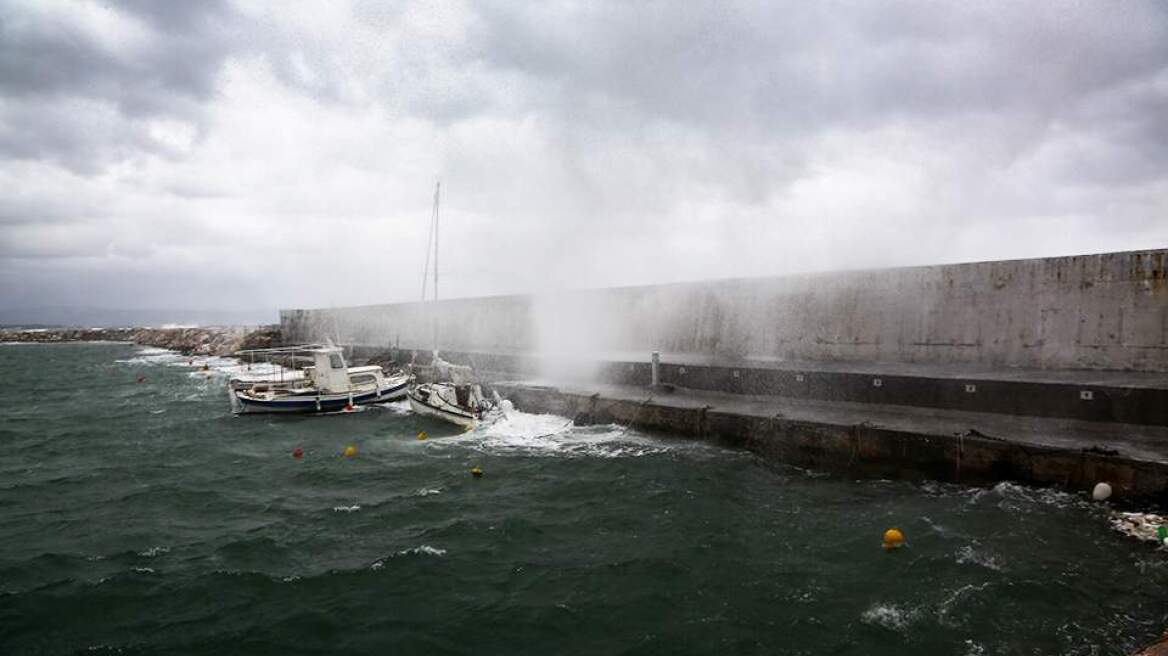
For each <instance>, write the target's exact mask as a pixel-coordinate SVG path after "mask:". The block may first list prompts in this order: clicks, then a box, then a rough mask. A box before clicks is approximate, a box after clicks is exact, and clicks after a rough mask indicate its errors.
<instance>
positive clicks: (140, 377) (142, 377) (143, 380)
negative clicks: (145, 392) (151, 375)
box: [138, 376, 146, 384]
mask: <svg viewBox="0 0 1168 656" xmlns="http://www.w3.org/2000/svg"><path fill="white" fill-rule="evenodd" d="M144 382H146V377H145V376H138V383H139V384H141V383H144Z"/></svg>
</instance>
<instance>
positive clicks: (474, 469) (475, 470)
mask: <svg viewBox="0 0 1168 656" xmlns="http://www.w3.org/2000/svg"><path fill="white" fill-rule="evenodd" d="M470 475H471V476H474V477H475V478H482V477H483V470H481V469H479V468H478V467H472V468H471V470H470Z"/></svg>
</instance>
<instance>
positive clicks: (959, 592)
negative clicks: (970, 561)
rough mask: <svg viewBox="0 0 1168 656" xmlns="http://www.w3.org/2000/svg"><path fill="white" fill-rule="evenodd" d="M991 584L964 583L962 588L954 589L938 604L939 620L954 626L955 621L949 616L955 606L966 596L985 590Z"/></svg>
mask: <svg viewBox="0 0 1168 656" xmlns="http://www.w3.org/2000/svg"><path fill="white" fill-rule="evenodd" d="M989 585H990V584H989V583H982V584H981V585H973V584H969V585H963V586H961V587H960V588H957V589H956V590H954V591H953V593H952V594H950V595H949V597H948V598H946V599H945V601H942V602H941V604H940V605H939V606H937V620H938V621H939V622H941V623H942V624H945V625H947V626H952V625H953V624H954V623H953V622H951V621H949V616H950V614H951V613H952V611H953V608H954V606H956V605H957V604H958V603H959V602H960V601H961V600H962V599H964V598H965V597H967V596H969V595H973V594H976V593H978V592H981V591H982V590H985V589H986V588H988V587H989Z"/></svg>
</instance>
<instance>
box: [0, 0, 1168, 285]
mask: <svg viewBox="0 0 1168 656" xmlns="http://www.w3.org/2000/svg"><path fill="white" fill-rule="evenodd" d="M2 1H3V0H0V2H2ZM1165 116H1168V9H1166V8H1165V5H1163V4H1162V3H1158V2H1152V1H1148V2H1139V1H1133V2H1124V3H1113V4H1103V3H1090V2H1082V3H1079V2H1068V3H1059V4H1046V5H1034V4H1027V3H1014V2H977V3H957V2H953V3H938V2H924V1H920V2H917V1H904V2H892V3H880V4H875V3H858V2H814V3H807V2H786V3H776V2H686V3H676V2H637V3H628V2H615V1H614V2H587V3H579V2H549V3H530V2H498V3H465V4H459V3H453V2H451V3H447V2H409V3H381V2H363V1H354V2H348V3H345V2H322V3H319V4H305V3H287V4H285V3H273V4H270V5H255V4H239V5H236V4H232V3H230V2H226V1H215V2H173V3H167V2H152V1H149V0H127V1H125V2H114V3H109V4H98V3H84V2H82V3H78V4H76V5H67V6H61V5H41V4H35V3H29V4H22V3H18V2H10V3H7V4H4V5H3V6H0V273H3V274H4V275H5V276H6V277H7V276H8V275H10V274H11V275H13V276H19V277H20V278H21V279H28V280H29V281H30V282H29V283H28V284H27V285H23V286H20V289H22V290H24V291H20V292H19V293H20V294H22V298H24V300H25V301H26V302H32V301H35V300H36V297H39V296H42V295H45V296H53V295H54V294H56V295H57V296H60V297H61V298H64V297H65V296H67V295H68V294H73V295H76V294H75V292H76V290H71V291H69V292H68V294H67V293H66V292H64V291H59V292H54V290H55V289H56V288H57V287H58V286H61V285H65V284H67V283H66V282H65V281H67V280H69V279H70V277H71V276H76V275H84V276H87V280H89V281H91V282H90V283H86V284H87V285H91V286H93V285H100V286H104V287H105V288H108V290H109V291H108V294H109V295H110V297H111V298H117V299H137V298H139V297H143V298H144V297H148V296H151V295H161V294H164V293H165V292H164V290H165V289H167V288H169V287H174V286H182V285H183V284H184V281H190V280H194V281H201V282H198V284H197V285H195V286H196V287H198V289H199V290H200V291H199V292H198V294H197V295H196V296H198V298H197V299H195V298H194V297H193V296H192V302H195V301H198V302H199V303H205V302H213V301H215V300H216V299H218V298H219V297H220V296H221V300H222V301H223V302H224V303H236V304H241V305H242V304H246V303H247V298H248V297H254V298H264V299H266V301H265V302H268V303H270V304H277V303H282V304H294V305H314V304H317V305H327V304H332V303H337V304H340V303H352V302H377V301H383V300H393V299H399V298H412V297H413V296H414V295H415V294H416V290H415V289H414V288H415V287H416V285H415V284H414V283H415V277H416V275H417V274H415V273H414V270H415V269H417V270H418V271H420V267H421V266H422V260H421V255H420V250H421V248H422V247H423V246H424V244H425V237H426V232H425V226H426V225H427V223H426V222H427V219H428V216H429V194H430V190H431V189H432V185H433V182H434V179H435V178H439V177H440V178H442V179H443V183H444V188H445V189H447V193H448V196H447V197H446V198H447V200H446V205H445V207H446V212H447V214H446V215H445V216H446V218H445V220H446V221H447V223H446V224H445V225H447V230H448V232H446V233H444V234H446V235H447V237H446V239H445V240H444V249H445V251H444V259H443V261H444V263H445V264H444V266H446V267H449V269H448V272H447V273H448V278H447V279H448V280H449V281H450V282H449V284H450V287H449V288H448V289H451V290H456V292H455V291H451V292H450V293H451V294H452V295H454V294H455V293H457V294H462V295H466V294H478V293H498V292H509V291H523V290H526V289H531V288H533V287H540V288H547V287H556V286H588V285H598V284H627V283H639V282H652V281H658V280H676V279H682V278H696V277H711V276H736V275H756V274H769V273H778V272H783V271H793V270H807V269H824V268H836V267H855V266H885V265H896V264H916V263H928V262H943V261H955V260H961V259H994V258H997V257H1024V256H1032V255H1049V254H1055V253H1062V252H1076V251H1080V252H1081V251H1087V250H1101V249H1110V248H1116V249H1120V248H1139V247H1147V246H1155V245H1158V244H1157V240H1158V241H1159V243H1160V244H1162V243H1163V242H1164V241H1166V240H1168V224H1166V223H1165V222H1164V221H1163V211H1164V207H1166V206H1168V119H1165ZM321 253H325V255H321ZM484 253H487V254H490V255H487V256H484V255H483V254H484ZM341 254H343V255H341ZM499 254H505V256H500V255H499ZM390 256H392V257H390ZM322 257H323V258H324V260H326V261H327V262H328V268H329V271H330V275H329V276H328V277H327V278H329V279H326V277H324V276H321V275H319V274H317V273H314V272H313V268H312V267H310V266H306V263H307V262H314V261H317V260H316V259H315V258H322ZM414 260H417V261H416V262H415V261H414ZM403 269H404V270H405V271H406V273H404V274H402V273H401V270H403ZM211 270H214V271H215V274H214V275H210V274H209V273H208V272H209V271H211ZM273 271H275V272H279V275H271V272H273ZM147 272H153V273H149V274H148V273H147ZM371 272H376V273H377V275H373V274H372V273H371ZM388 272H392V275H388V276H387V275H385V274H386V273H388ZM142 275H151V276H152V277H151V279H150V281H149V284H148V285H147V284H144V283H139V282H135V280H136V278H137V277H138V276H142ZM331 279H344V280H350V279H351V280H358V281H366V280H367V281H370V282H369V283H368V284H346V285H342V286H338V285H336V284H334V283H332V282H330V280H331ZM374 280H377V281H382V282H377V283H374V282H372V281H374ZM224 281H231V282H224ZM221 282H222V283H223V291H222V292H220V293H217V292H216V291H214V285H217V284H219V283H221ZM13 286H15V284H14V283H13ZM192 289H193V287H192ZM30 290H31V291H30ZM131 290H134V291H131ZM7 291H11V292H12V293H16V292H17V291H18V290H16V289H15V288H14V289H12V290H6V292H7ZM98 294H99V291H98V289H97V288H96V287H94V288H93V289H91V290H88V291H86V293H85V295H86V296H90V295H98ZM70 298H73V297H72V296H70ZM208 299H209V300H208ZM119 302H123V301H119ZM0 304H2V303H0Z"/></svg>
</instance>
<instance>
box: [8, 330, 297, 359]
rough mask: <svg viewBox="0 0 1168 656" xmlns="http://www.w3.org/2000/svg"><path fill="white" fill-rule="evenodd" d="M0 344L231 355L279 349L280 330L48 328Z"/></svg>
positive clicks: (17, 334)
mask: <svg viewBox="0 0 1168 656" xmlns="http://www.w3.org/2000/svg"><path fill="white" fill-rule="evenodd" d="M0 342H31V343H38V344H53V343H59V342H132V343H134V344H140V345H142V346H154V347H157V348H165V349H169V350H172V351H178V352H180V353H183V354H184V355H230V354H232V353H234V352H236V351H238V350H240V349H247V348H268V347H271V346H279V345H280V343H281V340H280V329H279V327H277V326H261V327H258V328H251V329H249V328H245V327H240V326H228V327H192V328H46V329H5V330H0Z"/></svg>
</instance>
